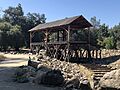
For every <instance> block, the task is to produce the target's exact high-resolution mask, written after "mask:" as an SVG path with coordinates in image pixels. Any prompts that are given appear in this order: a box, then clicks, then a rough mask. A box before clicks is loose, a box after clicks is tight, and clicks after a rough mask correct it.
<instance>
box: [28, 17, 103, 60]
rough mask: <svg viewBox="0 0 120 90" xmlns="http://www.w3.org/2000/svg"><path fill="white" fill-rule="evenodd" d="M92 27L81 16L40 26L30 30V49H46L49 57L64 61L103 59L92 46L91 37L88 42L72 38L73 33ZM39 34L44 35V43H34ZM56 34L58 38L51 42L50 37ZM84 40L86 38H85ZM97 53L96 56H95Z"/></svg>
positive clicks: (99, 52) (98, 51)
mask: <svg viewBox="0 0 120 90" xmlns="http://www.w3.org/2000/svg"><path fill="white" fill-rule="evenodd" d="M91 26H92V25H91V24H90V23H89V22H88V21H87V20H86V19H85V18H84V17H83V16H82V15H81V16H75V17H71V18H65V19H62V20H57V21H53V22H49V23H45V24H39V25H38V26H36V27H34V28H32V29H31V30H29V32H30V49H31V50H40V48H41V47H44V48H45V49H46V51H47V55H48V56H50V57H52V58H58V59H63V60H67V61H69V60H71V59H74V60H78V59H80V58H88V59H91V58H101V51H100V50H99V49H96V48H94V47H93V46H91V45H90V39H89V38H90V35H89V36H87V37H88V39H87V40H86V41H76V40H73V39H71V38H72V35H73V34H72V33H71V32H72V31H75V30H80V29H85V30H88V31H89V29H90V27H91ZM37 32H42V33H44V35H45V37H44V41H43V42H32V38H33V37H34V34H35V33H37ZM53 33H55V34H56V38H55V40H53V41H50V35H51V34H53ZM83 38H84V37H83ZM95 53H96V54H95Z"/></svg>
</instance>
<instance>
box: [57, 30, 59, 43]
mask: <svg viewBox="0 0 120 90" xmlns="http://www.w3.org/2000/svg"><path fill="white" fill-rule="evenodd" d="M57 41H59V31H57Z"/></svg>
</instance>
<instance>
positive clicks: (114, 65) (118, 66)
mask: <svg viewBox="0 0 120 90" xmlns="http://www.w3.org/2000/svg"><path fill="white" fill-rule="evenodd" d="M108 67H110V68H111V69H120V59H119V60H117V61H116V62H113V63H111V64H109V65H108Z"/></svg>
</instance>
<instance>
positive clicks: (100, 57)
mask: <svg viewBox="0 0 120 90" xmlns="http://www.w3.org/2000/svg"><path fill="white" fill-rule="evenodd" d="M99 55H100V59H101V50H100V53H99Z"/></svg>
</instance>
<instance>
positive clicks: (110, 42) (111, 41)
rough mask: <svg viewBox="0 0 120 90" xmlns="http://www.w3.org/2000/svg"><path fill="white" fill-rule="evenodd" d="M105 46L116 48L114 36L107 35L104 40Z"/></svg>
mask: <svg viewBox="0 0 120 90" xmlns="http://www.w3.org/2000/svg"><path fill="white" fill-rule="evenodd" d="M103 44H104V47H105V48H106V49H115V48H116V42H115V39H114V37H107V38H105V39H104V41H103Z"/></svg>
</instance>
